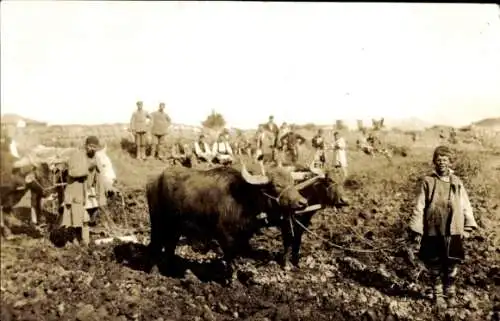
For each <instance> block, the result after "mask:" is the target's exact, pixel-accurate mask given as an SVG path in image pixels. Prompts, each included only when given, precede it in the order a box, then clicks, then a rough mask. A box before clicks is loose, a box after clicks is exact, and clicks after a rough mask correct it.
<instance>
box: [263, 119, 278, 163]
mask: <svg viewBox="0 0 500 321" xmlns="http://www.w3.org/2000/svg"><path fill="white" fill-rule="evenodd" d="M265 129H266V130H267V131H268V132H270V133H271V134H272V143H271V159H272V160H273V161H276V158H277V150H276V149H277V148H278V143H279V137H278V136H279V128H278V125H276V123H275V122H274V116H273V115H271V116H269V119H268V121H267V123H266V125H265Z"/></svg>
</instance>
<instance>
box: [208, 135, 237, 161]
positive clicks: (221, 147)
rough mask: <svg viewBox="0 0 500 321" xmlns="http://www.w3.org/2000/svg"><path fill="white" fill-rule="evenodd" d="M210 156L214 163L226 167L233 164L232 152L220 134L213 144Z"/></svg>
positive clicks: (224, 136) (227, 142)
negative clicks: (211, 155) (212, 156)
mask: <svg viewBox="0 0 500 321" xmlns="http://www.w3.org/2000/svg"><path fill="white" fill-rule="evenodd" d="M212 154H213V155H214V159H213V162H214V163H218V164H223V165H227V164H231V163H232V162H233V150H232V148H231V145H230V144H229V141H228V139H227V137H226V135H224V133H221V134H220V135H219V137H218V138H217V141H216V142H215V143H214V144H213V146H212Z"/></svg>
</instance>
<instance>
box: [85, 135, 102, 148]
mask: <svg viewBox="0 0 500 321" xmlns="http://www.w3.org/2000/svg"><path fill="white" fill-rule="evenodd" d="M85 145H94V146H100V144H99V138H97V136H88V137H87V138H86V139H85Z"/></svg>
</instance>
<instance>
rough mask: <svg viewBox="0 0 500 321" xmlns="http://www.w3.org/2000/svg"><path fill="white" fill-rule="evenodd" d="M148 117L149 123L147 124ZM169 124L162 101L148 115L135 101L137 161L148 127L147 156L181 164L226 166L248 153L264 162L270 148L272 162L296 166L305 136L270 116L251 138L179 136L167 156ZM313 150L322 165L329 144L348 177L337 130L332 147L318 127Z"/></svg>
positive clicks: (142, 153) (132, 128)
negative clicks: (190, 138)
mask: <svg viewBox="0 0 500 321" xmlns="http://www.w3.org/2000/svg"><path fill="white" fill-rule="evenodd" d="M148 119H149V120H150V124H148ZM170 124H171V119H170V117H169V116H168V114H167V113H166V112H165V104H164V103H160V105H159V109H158V110H157V111H155V112H153V113H151V114H149V113H148V112H146V111H145V110H144V109H143V103H142V102H141V101H139V102H137V110H136V111H135V112H134V113H133V114H132V118H131V120H130V131H131V132H132V133H133V135H134V140H135V144H136V155H137V158H138V159H140V160H145V159H146V143H147V142H146V137H147V132H148V131H149V130H150V134H151V137H152V149H151V155H150V157H156V158H158V159H160V160H166V159H169V160H171V161H173V163H179V164H183V165H187V164H191V163H192V161H193V160H196V161H198V162H202V163H208V164H222V165H229V164H232V163H233V161H234V156H235V155H243V154H245V155H249V156H253V157H255V159H256V160H258V161H261V162H264V156H265V152H267V151H269V154H270V157H271V161H272V162H274V163H276V164H279V163H283V162H289V163H291V164H293V165H295V164H296V163H297V162H298V160H299V153H300V148H299V146H300V145H302V144H304V143H305V142H306V139H305V138H304V137H303V136H302V135H300V134H299V133H297V131H296V127H295V126H294V125H288V124H287V123H286V122H284V123H283V124H282V125H281V126H280V127H278V125H276V123H275V122H274V116H272V115H271V116H269V119H268V121H267V123H265V124H261V125H259V126H258V129H257V131H256V134H255V136H254V139H253V140H249V139H247V138H245V136H244V135H243V134H242V133H240V135H239V136H238V137H236V139H235V140H234V141H233V142H232V141H231V137H230V134H229V132H228V131H223V132H222V133H220V134H219V135H218V137H217V139H216V141H215V142H213V143H211V144H210V143H209V142H208V141H207V137H206V136H205V135H204V134H201V135H200V136H199V137H198V140H197V141H195V142H194V143H193V144H189V143H187V142H186V141H184V140H183V139H182V138H177V139H176V140H175V142H174V144H172V146H171V150H170V155H169V156H168V157H166V153H165V146H166V136H167V133H168V130H169V126H170ZM311 144H312V147H313V149H314V150H315V156H314V159H313V165H314V166H317V167H325V165H326V162H327V157H326V155H327V153H326V152H327V150H328V149H329V148H330V147H332V148H333V150H334V152H335V155H334V166H335V167H338V168H340V169H342V171H343V173H344V176H347V157H346V147H347V146H346V141H345V139H344V138H343V137H341V135H340V133H339V132H335V133H334V143H333V146H329V145H328V144H326V141H325V138H324V131H323V130H322V129H319V130H318V132H317V134H316V135H315V136H314V138H313V139H312V141H311Z"/></svg>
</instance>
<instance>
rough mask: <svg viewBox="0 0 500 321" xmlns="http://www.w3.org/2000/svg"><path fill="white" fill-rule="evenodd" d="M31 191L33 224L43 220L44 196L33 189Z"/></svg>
mask: <svg viewBox="0 0 500 321" xmlns="http://www.w3.org/2000/svg"><path fill="white" fill-rule="evenodd" d="M30 193H31V224H33V225H38V224H40V223H41V222H40V221H41V212H42V207H41V204H42V196H41V195H40V194H38V193H36V192H35V191H33V190H30Z"/></svg>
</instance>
